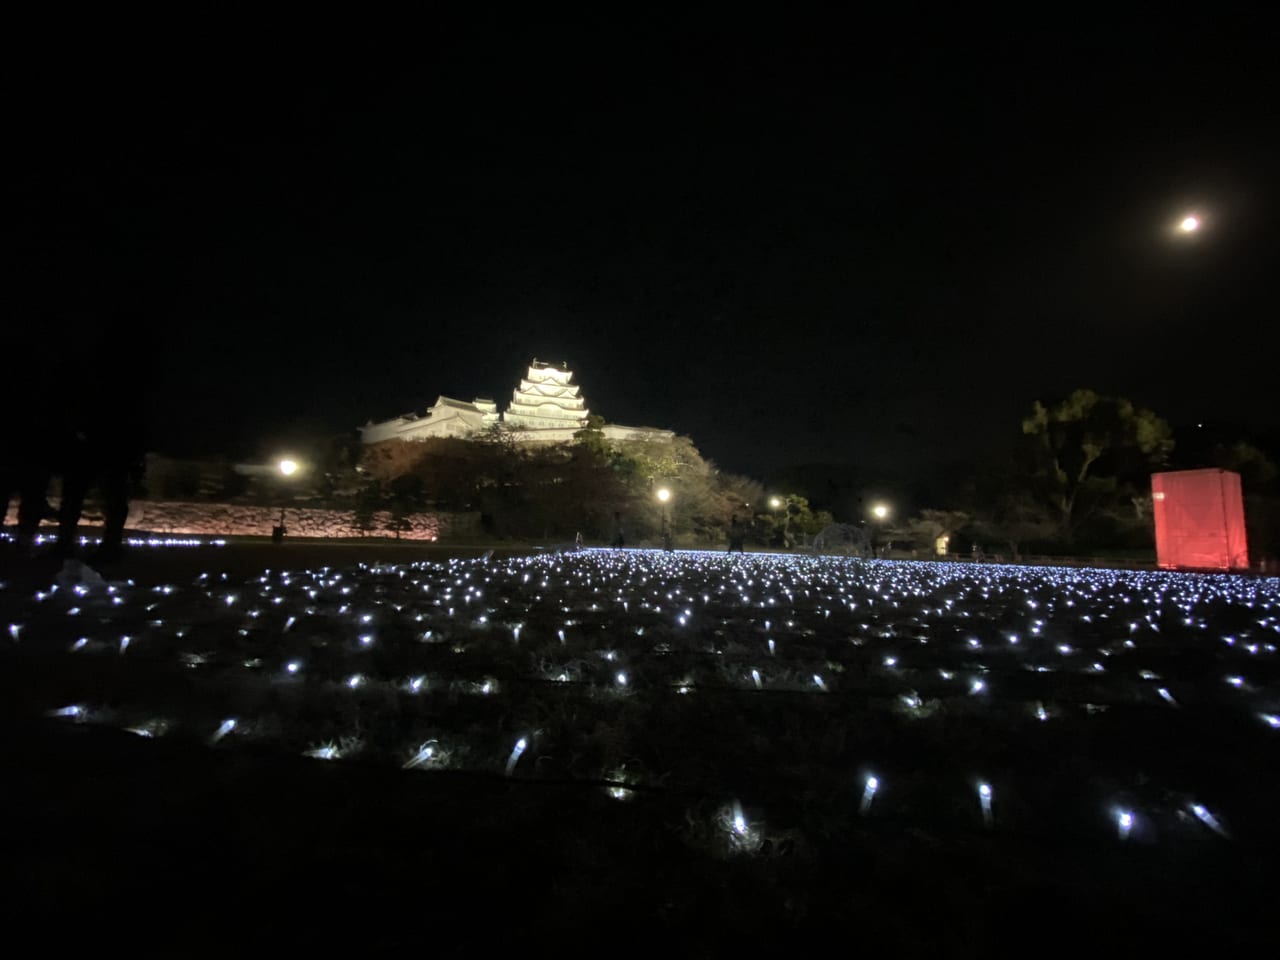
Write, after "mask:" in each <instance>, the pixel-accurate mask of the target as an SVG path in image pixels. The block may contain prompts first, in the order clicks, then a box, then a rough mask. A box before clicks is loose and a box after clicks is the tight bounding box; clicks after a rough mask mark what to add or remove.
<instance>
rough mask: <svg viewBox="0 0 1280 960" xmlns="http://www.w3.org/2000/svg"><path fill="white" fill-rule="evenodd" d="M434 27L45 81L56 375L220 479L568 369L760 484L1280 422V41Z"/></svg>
mask: <svg viewBox="0 0 1280 960" xmlns="http://www.w3.org/2000/svg"><path fill="white" fill-rule="evenodd" d="M387 29H388V31H390V32H392V33H394V31H392V28H391V27H390V26H388V27H387ZM405 39H406V38H404V37H400V38H398V41H397V43H396V48H395V49H394V50H391V49H389V48H386V47H384V43H386V42H388V41H384V40H378V41H362V42H361V43H360V44H358V45H357V44H355V43H354V42H353V41H346V44H347V45H346V46H343V45H342V44H341V43H337V42H335V41H329V42H328V43H326V44H324V45H315V46H312V45H310V44H307V43H304V42H301V41H297V42H295V43H292V44H291V43H289V42H287V41H280V42H275V41H272V42H266V41H263V42H261V43H259V44H257V45H255V46H253V47H252V48H246V47H245V46H244V45H243V44H230V42H228V43H227V44H221V43H216V44H215V43H211V44H210V45H209V46H208V48H204V47H202V48H200V49H195V48H194V47H191V48H184V47H182V46H181V45H175V44H166V45H163V49H164V50H165V51H166V52H165V53H164V54H163V55H159V56H157V55H153V54H150V53H146V52H144V51H145V49H146V45H144V44H139V45H138V46H139V49H138V50H136V51H134V50H130V51H127V52H126V51H123V50H122V49H120V48H110V49H106V50H104V49H103V48H102V47H101V46H99V45H96V44H89V45H88V46H86V47H85V48H83V49H82V48H81V47H78V46H74V45H64V44H58V45H53V46H50V47H48V48H46V47H44V46H40V45H37V49H33V50H31V51H29V52H28V58H29V59H27V60H22V61H19V62H17V63H16V64H15V63H11V64H10V65H9V67H8V68H7V70H8V71H9V77H8V79H9V81H10V83H9V88H10V92H11V98H10V100H11V109H10V111H9V117H8V120H7V125H8V128H9V137H8V139H9V141H10V145H9V148H8V151H9V154H10V157H11V159H12V158H13V157H16V158H17V160H18V163H17V164H16V167H17V169H18V172H16V173H12V174H10V176H9V178H8V185H7V190H8V191H9V193H10V203H9V204H8V206H9V208H10V210H11V211H14V216H13V221H12V222H13V224H14V225H15V235H16V237H17V254H16V255H15V256H13V257H11V258H10V262H9V269H10V270H11V271H12V274H11V277H10V281H9V284H8V285H9V289H10V292H11V294H10V305H11V311H12V313H11V317H12V319H13V327H14V329H23V330H26V331H27V332H28V333H31V334H32V335H33V336H35V338H36V340H37V341H38V342H39V343H40V344H41V346H40V347H39V349H38V350H37V357H36V361H35V362H37V363H38V364H40V365H41V366H42V367H43V368H45V369H47V368H48V367H49V366H50V365H51V364H53V363H55V362H56V353H55V352H56V351H58V350H60V349H70V348H69V347H67V346H66V345H67V344H68V343H72V342H75V343H78V344H79V345H81V346H82V347H84V348H86V349H88V350H89V352H90V353H91V354H92V355H94V356H95V357H101V358H110V360H111V361H112V362H116V363H118V364H120V368H121V369H122V370H124V371H126V372H127V373H128V374H129V375H137V376H143V377H145V378H146V381H147V383H148V384H149V386H150V389H151V391H152V397H153V399H152V402H151V408H150V410H151V421H152V436H153V440H152V446H153V447H154V448H156V449H159V450H162V451H166V452H170V453H174V454H182V455H197V454H200V455H204V454H216V453H227V454H232V455H237V456H250V455H254V454H262V453H265V452H266V451H265V450H264V449H263V447H264V445H265V444H267V443H269V442H273V438H277V437H280V436H284V435H287V434H288V433H289V432H290V431H298V430H302V429H308V428H309V429H325V430H329V431H337V430H345V429H350V428H354V427H355V426H356V425H357V424H359V423H362V422H364V421H365V420H366V419H368V418H371V417H372V418H375V419H382V418H385V417H389V416H392V415H395V414H398V413H401V412H404V411H408V410H411V409H419V410H420V409H422V408H425V407H426V406H427V405H428V404H429V403H430V402H431V401H432V400H434V398H435V396H436V395H437V394H439V393H444V394H446V395H451V396H455V397H461V398H464V399H470V398H472V397H473V396H476V395H488V396H492V397H494V398H496V399H498V400H499V401H500V402H504V401H506V400H508V399H509V398H510V393H511V390H512V388H513V387H514V386H515V384H516V381H517V379H518V377H519V375H520V373H521V372H522V371H523V369H524V367H525V366H526V365H527V363H528V361H529V360H530V359H531V358H532V357H535V356H536V357H538V358H540V359H543V360H554V361H560V360H567V361H568V362H569V363H570V365H571V367H572V368H573V369H574V370H575V372H576V375H577V379H578V382H579V383H580V384H581V385H582V388H583V392H584V395H585V397H586V399H587V402H588V405H589V406H590V407H591V408H592V409H593V410H594V411H595V412H598V413H601V414H603V415H604V416H605V417H606V418H608V419H609V420H612V421H615V422H619V423H626V424H644V425H653V426H662V427H669V428H672V429H675V430H677V431H678V432H681V433H685V434H688V435H690V436H691V437H693V438H694V440H695V441H696V442H697V444H698V445H699V447H700V448H701V449H702V450H703V452H704V453H705V454H706V455H707V456H709V457H712V458H714V459H715V460H716V461H717V462H718V463H719V464H720V465H721V466H723V467H725V468H727V469H732V470H735V471H740V472H745V473H749V474H752V475H755V476H759V477H768V476H770V475H774V474H777V473H778V472H780V471H783V470H785V469H786V468H788V467H791V466H794V465H797V464H802V463H806V462H814V461H823V462H838V463H851V464H857V465H861V466H863V467H865V468H866V469H867V470H868V471H869V472H870V473H873V474H884V475H894V474H897V475H905V474H911V473H918V472H924V471H929V470H934V469H939V468H938V466H937V465H938V464H940V463H944V462H950V461H954V460H957V459H969V460H976V459H980V458H981V457H983V456H986V455H988V454H989V453H991V452H995V451H998V450H999V449H1000V448H1001V445H1002V444H1003V443H1005V442H1007V441H1008V440H1010V439H1011V438H1012V437H1013V436H1014V435H1016V433H1017V432H1018V420H1019V417H1020V415H1021V414H1022V412H1023V411H1024V410H1025V408H1026V407H1028V406H1029V404H1030V403H1031V401H1032V400H1034V399H1036V398H1043V399H1050V398H1052V397H1053V396H1055V395H1060V394H1063V393H1065V392H1067V391H1069V390H1071V389H1072V388H1074V387H1077V386H1092V387H1095V388H1096V389H1099V390H1102V391H1108V392H1117V393H1121V394H1124V395H1127V396H1130V397H1132V398H1134V399H1135V400H1137V401H1139V402H1141V403H1144V404H1147V405H1150V406H1152V407H1154V408H1155V409H1156V410H1157V411H1158V412H1159V413H1161V414H1163V415H1164V416H1166V417H1167V418H1168V419H1170V420H1172V421H1175V422H1183V421H1194V420H1198V419H1216V420H1230V421H1239V422H1242V423H1244V424H1248V425H1251V426H1254V427H1258V428H1264V429H1274V428H1275V426H1276V421H1277V413H1276V409H1275V404H1274V396H1275V388H1274V372H1275V354H1274V353H1273V352H1272V349H1271V342H1270V341H1271V339H1272V336H1273V335H1272V333H1271V331H1272V329H1273V327H1274V324H1275V310H1274V302H1275V301H1274V276H1275V272H1274V265H1275V262H1276V256H1275V254H1276V250H1277V246H1276V241H1277V223H1278V222H1280V221H1278V218H1277V216H1276V212H1277V201H1278V199H1280V198H1278V196H1277V188H1276V180H1275V177H1276V171H1277V170H1280V151H1278V150H1277V130H1280V116H1278V115H1277V114H1278V113H1280V109H1278V108H1277V102H1278V101H1277V98H1276V96H1275V89H1276V87H1277V80H1278V79H1280V78H1277V76H1276V73H1277V71H1276V56H1275V50H1276V40H1277V38H1276V37H1275V35H1274V33H1272V32H1270V31H1268V30H1266V29H1264V28H1263V27H1262V25H1260V24H1250V23H1235V24H1232V25H1231V26H1230V27H1223V26H1221V25H1218V24H1214V23H1212V22H1202V23H1199V24H1195V25H1168V24H1166V25H1164V26H1161V27H1159V28H1157V27H1152V26H1146V27H1144V28H1143V29H1142V30H1129V29H1121V28H1119V27H1116V26H1114V25H1107V27H1106V28H1103V27H1101V26H1098V27H1096V28H1091V29H1089V30H1077V31H1076V32H1066V31H1065V28H1060V29H1056V30H1054V31H1052V32H1019V31H1018V30H1016V29H1015V28H1013V27H1012V26H1009V25H1005V26H1003V27H1001V28H1000V29H997V30H987V31H977V30H976V28H975V29H973V30H970V31H968V32H964V33H948V32H947V31H945V30H939V31H938V32H937V33H936V35H934V36H931V37H930V36H925V35H924V34H923V33H922V32H921V31H920V30H919V29H917V28H915V27H912V28H910V29H908V28H905V27H897V28H893V29H889V28H884V29H881V28H878V27H876V28H873V27H870V26H864V27H862V28H853V27H850V26H843V27H841V28H839V29H835V28H824V27H823V26H822V25H819V24H810V25H807V26H806V27H805V28H804V29H803V30H802V29H799V28H796V29H794V30H792V29H781V28H779V29H775V25H773V24H765V23H761V24H758V25H756V26H755V27H754V28H748V29H745V30H743V31H741V34H740V35H739V34H737V33H735V34H733V35H731V34H730V33H729V32H727V31H726V30H724V29H722V28H721V27H720V26H718V25H706V24H701V25H698V24H684V23H663V22H659V21H657V20H649V21H646V22H644V23H632V24H626V25H620V24H612V25H601V26H599V27H584V26H581V25H562V26H558V27H555V28H553V29H542V30H537V31H534V32H529V31H525V30H523V29H520V28H516V27H514V26H510V27H500V26H498V25H495V24H493V23H491V24H489V25H488V26H486V27H484V28H483V29H473V30H465V31H464V30H461V29H458V28H456V27H453V26H450V27H448V28H447V29H446V28H445V27H443V26H439V27H438V28H437V29H427V30H424V31H423V32H422V33H421V35H419V34H418V33H416V32H415V33H414V34H413V36H412V37H410V38H409V39H411V40H412V41H413V42H411V43H406V42H404V41H405ZM193 43H194V41H193ZM159 46H160V45H156V47H159ZM1192 210H1194V211H1196V212H1198V213H1199V214H1201V215H1202V216H1203V217H1204V218H1205V228H1204V230H1203V231H1202V232H1201V233H1200V234H1199V235H1198V236H1196V237H1194V238H1187V237H1179V236H1175V235H1174V234H1173V233H1172V231H1171V228H1172V226H1173V225H1174V224H1175V223H1176V222H1177V220H1178V219H1179V218H1180V217H1181V216H1183V215H1184V214H1185V213H1186V212H1188V211H1192ZM9 360H10V364H11V366H12V365H14V358H13V357H12V356H10V358H9ZM33 402H38V401H33Z"/></svg>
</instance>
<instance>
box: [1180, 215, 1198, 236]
mask: <svg viewBox="0 0 1280 960" xmlns="http://www.w3.org/2000/svg"><path fill="white" fill-rule="evenodd" d="M1178 229H1179V230H1181V231H1182V232H1183V233H1195V232H1196V231H1197V230H1199V229H1200V218H1199V217H1197V216H1195V215H1194V214H1190V215H1188V216H1185V217H1183V218H1182V220H1181V222H1179V224H1178Z"/></svg>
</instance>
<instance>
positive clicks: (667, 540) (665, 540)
mask: <svg viewBox="0 0 1280 960" xmlns="http://www.w3.org/2000/svg"><path fill="white" fill-rule="evenodd" d="M657 497H658V502H659V503H661V504H662V549H663V550H670V549H671V534H670V533H669V532H668V530H667V501H668V500H670V499H671V491H670V490H668V489H667V488H666V487H659V488H658V492H657Z"/></svg>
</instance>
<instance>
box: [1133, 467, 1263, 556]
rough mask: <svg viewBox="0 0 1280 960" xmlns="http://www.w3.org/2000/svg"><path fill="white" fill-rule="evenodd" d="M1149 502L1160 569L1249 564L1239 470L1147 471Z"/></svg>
mask: <svg viewBox="0 0 1280 960" xmlns="http://www.w3.org/2000/svg"><path fill="white" fill-rule="evenodd" d="M1151 506H1152V512H1153V513H1154V515H1155V524H1156V564H1157V565H1158V566H1159V567H1160V568H1161V569H1165V570H1222V571H1227V570H1248V569H1249V547H1248V543H1247V541H1246V537H1245V526H1244V498H1243V496H1242V495H1241V492H1240V474H1238V473H1232V472H1231V471H1230V470H1216V469H1209V470H1178V471H1174V472H1169V473H1156V474H1152V476H1151Z"/></svg>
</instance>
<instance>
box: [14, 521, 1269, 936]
mask: <svg viewBox="0 0 1280 960" xmlns="http://www.w3.org/2000/svg"><path fill="white" fill-rule="evenodd" d="M268 567H269V568H270V572H266V571H267V568H268ZM51 572H52V568H51V567H47V566H46V567H42V566H41V565H40V562H39V561H37V563H36V564H35V566H34V567H31V566H28V567H26V568H22V569H19V568H15V567H10V568H7V569H6V578H7V579H6V586H5V589H4V590H3V592H2V593H0V618H2V619H3V623H5V624H7V625H8V629H9V637H10V639H9V642H8V645H7V647H6V648H5V654H4V662H3V678H4V681H3V682H4V688H3V702H4V711H5V717H4V719H5V722H6V725H7V727H8V729H9V730H10V731H11V732H12V736H11V737H9V738H8V739H7V746H6V747H5V748H4V756H3V762H4V764H5V769H6V770H7V771H8V774H9V775H8V777H7V782H8V788H7V789H6V791H5V803H6V804H7V805H9V806H10V807H11V810H10V811H9V814H8V816H7V818H6V822H7V823H9V824H10V825H11V826H12V827H13V828H15V833H14V840H13V842H12V843H11V844H10V849H9V853H10V856H9V861H10V865H11V869H13V870H14V871H15V873H14V876H15V877H16V878H17V879H18V881H19V882H18V889H19V891H20V892H19V895H18V897H17V898H16V899H15V900H14V901H13V903H14V905H15V906H17V907H18V908H19V913H20V914H21V915H22V916H24V917H26V918H27V919H29V920H33V919H34V920H37V921H39V922H40V923H41V924H43V925H44V928H45V929H48V930H50V931H52V932H53V934H54V935H56V936H68V935H72V934H74V933H76V932H78V930H73V929H62V928H59V926H58V924H57V920H58V918H59V917H64V916H72V915H74V916H76V917H79V918H81V919H82V920H84V921H85V922H86V923H87V926H85V927H84V930H86V931H89V932H91V933H94V934H95V935H111V936H114V935H119V936H122V937H127V936H130V935H132V936H133V937H135V938H136V937H140V936H145V937H146V938H149V939H150V940H154V941H155V943H157V944H158V945H160V946H161V947H162V948H163V946H164V945H165V944H168V945H170V946H171V947H174V946H175V944H176V943H181V944H183V945H185V947H186V948H188V949H190V950H192V951H199V950H201V949H204V948H206V947H207V948H208V949H210V950H212V949H214V948H215V947H217V946H219V945H223V944H226V943H228V942H244V941H245V939H246V938H252V940H251V942H252V943H254V944H259V945H262V944H267V943H279V944H281V945H292V946H311V947H325V946H332V945H333V944H335V943H337V942H339V941H343V942H347V941H349V942H351V943H353V944H362V945H364V946H367V947H393V946H394V947H406V946H413V945H427V944H429V945H430V946H431V947H432V949H433V950H437V951H440V952H444V953H446V954H448V955H471V954H481V953H485V952H486V950H487V949H490V948H491V947H492V946H494V945H495V944H499V943H508V944H513V945H520V944H524V945H528V944H530V943H531V942H533V941H535V940H537V941H543V942H550V943H555V944H557V945H558V946H559V948H561V949H563V950H567V951H571V952H586V951H587V950H588V949H591V950H593V951H594V950H622V951H624V952H625V950H626V949H627V948H629V947H635V946H637V945H639V944H641V943H652V944H656V945H665V946H667V947H669V948H671V949H678V950H680V951H681V952H682V953H693V954H707V953H721V952H729V951H730V950H735V951H736V950H741V949H750V948H759V947H761V946H763V945H766V944H768V945H775V944H776V945H778V946H791V947H795V946H796V945H798V944H801V943H805V942H809V943H818V942H823V941H826V940H834V941H835V942H849V943H853V942H855V941H856V942H858V943H862V944H866V945H871V946H875V947H877V948H880V949H886V950H891V951H893V952H894V953H896V954H901V953H923V952H926V951H927V952H933V953H938V952H942V953H945V954H946V955H977V954H984V953H986V952H987V951H989V950H990V949H992V948H1001V947H1004V948H1008V949H1010V950H1012V949H1019V950H1024V951H1025V950H1026V949H1037V950H1038V949H1043V948H1047V947H1048V946H1051V945H1053V944H1061V943H1063V942H1064V941H1066V940H1077V939H1078V940H1079V941H1080V942H1082V943H1093V944H1099V943H1105V944H1118V943H1121V942H1132V943H1133V944H1135V945H1138V944H1141V945H1144V946H1147V947H1150V946H1152V945H1154V944H1168V945H1178V946H1179V947H1184V948H1185V947H1187V946H1188V945H1191V944H1201V945H1203V946H1205V947H1210V946H1211V947H1213V948H1214V949H1225V950H1227V952H1228V953H1231V952H1233V951H1235V950H1243V949H1245V948H1246V947H1250V946H1254V945H1260V944H1264V943H1265V942H1266V941H1267V939H1268V937H1269V936H1270V920H1269V909H1270V907H1269V904H1270V903H1272V902H1274V895H1275V893H1276V892H1277V884H1276V879H1275V873H1276V867H1275V863H1276V859H1275V858H1276V854H1277V853H1280V830H1278V829H1277V827H1276V825H1275V815H1274V808H1275V804H1276V800H1277V798H1278V797H1280V765H1278V764H1277V760H1280V729H1276V727H1277V726H1280V716H1278V715H1280V668H1278V666H1277V663H1278V661H1277V653H1276V646H1277V643H1278V642H1280V586H1278V585H1277V582H1276V581H1275V580H1263V579H1247V578H1240V577H1211V576H1193V575H1174V574H1165V573H1152V572H1138V571H1127V572H1126V571H1112V570H1106V571H1103V570H1090V569H1082V570H1074V569H1073V570H1065V569H1055V568H1021V567H1013V566H996V565H984V566H980V567H975V566H973V565H955V564H941V563H912V562H901V563H898V562H887V561H861V560H845V559H835V558H812V557H804V558H801V557H792V556H778V555H762V554H757V555H748V556H746V557H740V556H735V557H729V556H725V555H723V554H706V553H696V552H680V553H676V554H663V553H659V552H652V551H603V550H602V551H587V552H583V553H575V554H537V555H526V556H514V555H513V556H494V557H490V558H488V559H479V558H475V557H459V556H453V557H450V556H447V555H446V554H444V553H442V552H441V551H440V550H439V548H430V547H427V548H422V547H417V548H413V547H403V548H402V547H398V546H395V545H378V546H377V547H330V548H324V547H317V546H310V547H303V546H302V545H299V546H298V547H296V548H294V547H292V545H289V544H285V545H282V546H277V547H273V546H271V545H232V546H228V547H225V548H220V549H215V548H195V549H191V550H187V551H185V552H184V551H182V550H180V549H179V548H172V549H170V550H167V551H161V550H157V551H152V552H149V553H146V554H144V555H142V556H141V557H138V556H135V557H134V558H131V559H129V560H126V561H125V562H124V564H122V565H121V566H120V567H119V568H118V569H115V570H112V569H105V570H104V571H103V576H104V578H105V579H104V582H102V583H98V582H96V581H93V582H89V583H82V584H79V585H78V586H77V585H76V584H72V583H71V582H69V581H66V580H64V581H63V583H62V585H61V586H60V587H59V588H58V589H57V590H52V589H51V588H50V587H49V585H48V584H47V583H45V582H44V581H45V580H47V579H48V577H47V575H48V574H49V573H51ZM90 580H91V581H92V578H90ZM130 581H132V583H130ZM86 918H87V919H86ZM174 930H177V931H179V932H177V933H174V932H173V931H174ZM79 932H83V931H79ZM173 936H182V937H186V938H188V939H186V940H183V941H173V940H172V939H169V938H172V937H173ZM1028 937H1030V938H1032V939H1030V940H1028V939H1027V938H1028ZM175 948H176V947H175Z"/></svg>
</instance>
